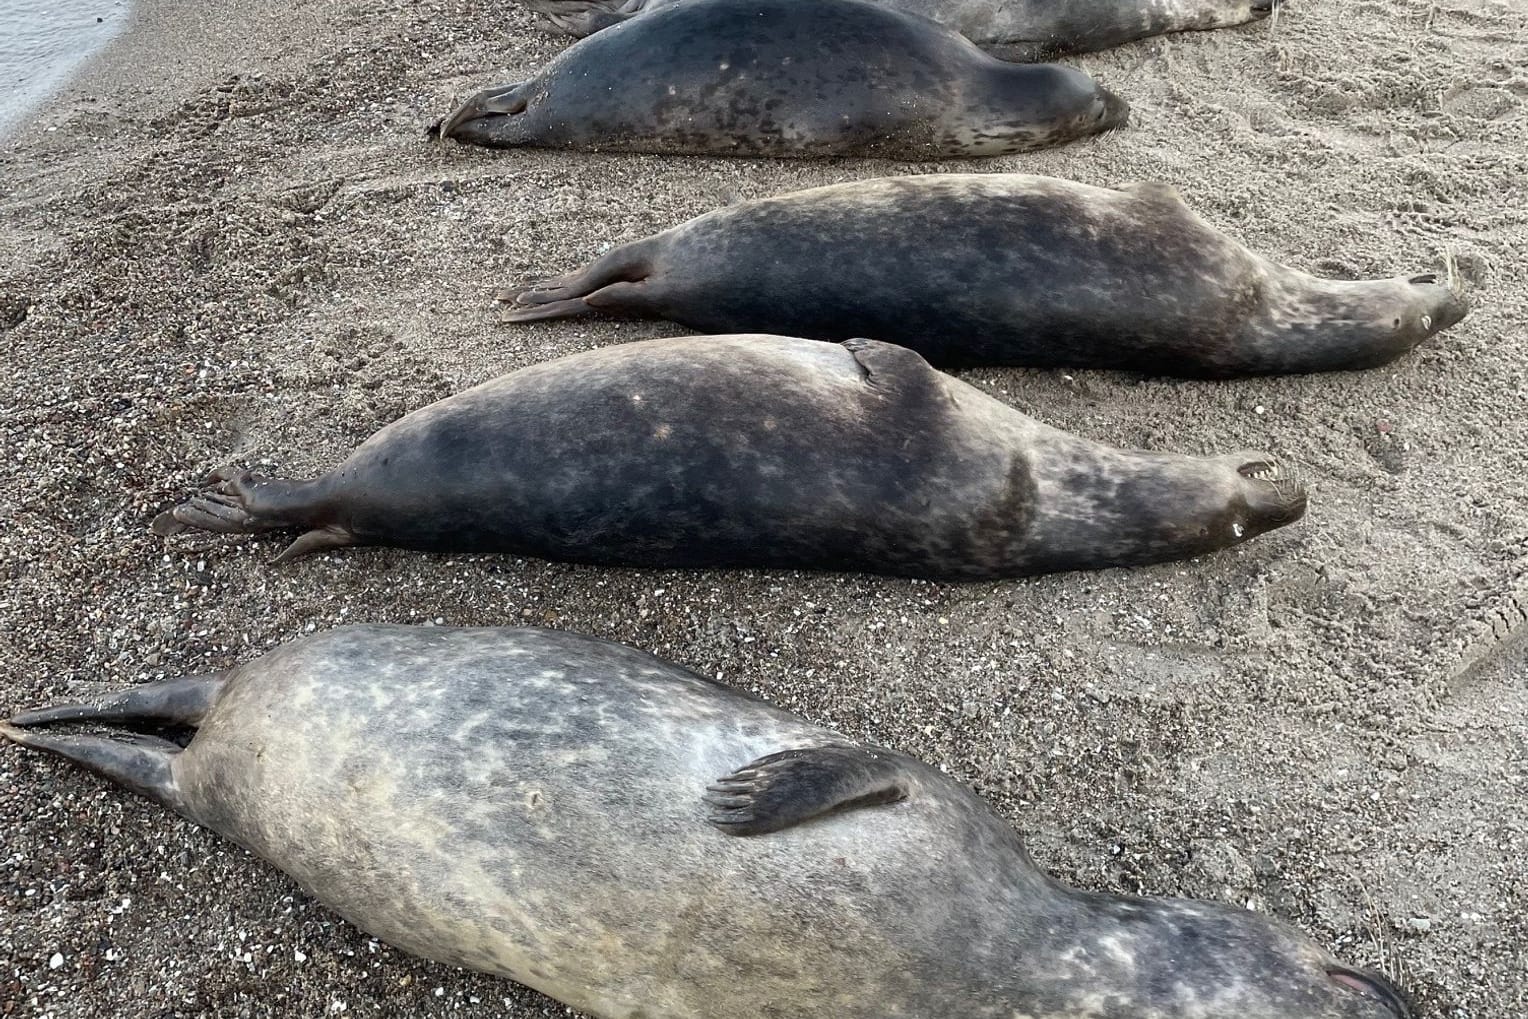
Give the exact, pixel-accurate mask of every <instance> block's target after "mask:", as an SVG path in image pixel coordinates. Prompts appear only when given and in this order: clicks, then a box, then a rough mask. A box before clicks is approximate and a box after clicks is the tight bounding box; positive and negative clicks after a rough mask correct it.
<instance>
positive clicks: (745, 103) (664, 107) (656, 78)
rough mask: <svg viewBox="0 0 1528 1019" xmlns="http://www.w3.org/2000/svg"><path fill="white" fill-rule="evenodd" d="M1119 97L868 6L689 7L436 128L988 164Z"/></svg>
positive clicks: (583, 143) (611, 35)
mask: <svg viewBox="0 0 1528 1019" xmlns="http://www.w3.org/2000/svg"><path fill="white" fill-rule="evenodd" d="M1127 115H1128V107H1127V106H1126V104H1125V103H1124V101H1123V100H1121V99H1119V97H1117V96H1115V95H1114V94H1113V93H1111V92H1109V91H1108V90H1107V89H1104V88H1103V87H1101V86H1100V85H1098V84H1097V83H1096V82H1095V81H1093V79H1092V78H1089V77H1088V76H1087V75H1085V74H1083V73H1082V72H1081V71H1076V70H1073V69H1071V68H1067V67H1060V66H1057V65H1051V64H1037V65H1021V64H1009V63H1004V62H1003V61H1000V60H995V59H993V58H992V57H990V56H988V55H987V54H985V53H983V52H982V51H981V50H979V49H977V48H976V47H975V46H974V45H972V44H971V43H970V42H969V41H968V40H966V39H965V38H963V37H962V36H960V35H958V34H957V33H955V32H954V31H952V30H950V29H948V28H944V27H942V26H940V25H937V24H935V23H934V22H931V21H929V20H928V19H926V18H921V17H917V16H915V15H910V14H904V13H901V12H899V11H894V10H890V9H888V8H884V7H878V6H876V5H874V4H872V3H869V2H867V0H813V2H811V3H801V2H800V0H686V2H684V3H680V4H673V5H670V6H667V7H664V8H662V9H660V10H656V11H653V12H652V13H651V14H649V15H644V16H643V17H641V18H636V19H633V20H632V21H630V22H628V23H626V24H621V25H617V26H615V27H614V28H611V29H609V30H608V31H604V32H600V33H599V34H598V35H595V36H592V37H590V38H589V39H586V40H584V41H583V42H580V43H578V44H576V45H574V46H572V47H570V48H569V49H568V50H567V51H565V52H564V53H562V54H561V55H560V56H558V57H557V58H556V59H554V60H553V61H552V62H551V63H550V64H549V65H547V67H546V68H544V69H543V70H542V71H541V73H540V74H538V75H536V77H535V78H533V79H531V80H530V81H527V82H521V83H517V84H513V85H507V86H502V87H498V88H494V89H489V90H487V91H485V92H482V93H479V94H478V95H477V96H474V97H473V98H472V99H470V100H468V101H467V102H466V103H465V104H463V105H462V106H461V107H460V108H458V109H457V110H456V112H454V113H453V114H451V115H450V116H449V117H447V118H446V119H445V120H444V121H442V122H441V123H440V124H439V125H437V127H436V128H435V129H434V130H435V132H436V133H437V134H439V136H440V137H442V138H456V139H458V140H460V141H465V142H473V143H476V144H481V145H492V146H503V147H515V146H538V147H547V148H579V149H596V150H611V151H629V152H660V153H663V152H666V153H688V154H712V155H740V156H743V155H746V156H845V155H861V156H883V157H886V158H890V159H907V160H924V159H947V158H964V157H971V156H995V155H1002V154H1004V153H1010V152H1019V151H1023V150H1026V149H1034V148H1040V147H1043V146H1047V145H1055V144H1059V143H1061V142H1065V141H1069V140H1072V139H1074V138H1079V137H1082V136H1084V135H1089V134H1095V133H1097V132H1099V131H1103V130H1107V129H1108V128H1111V127H1115V126H1118V125H1119V124H1122V123H1123V122H1124V121H1125V119H1126V117H1127Z"/></svg>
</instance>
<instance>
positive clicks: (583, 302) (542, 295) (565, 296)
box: [494, 234, 662, 322]
mask: <svg viewBox="0 0 1528 1019" xmlns="http://www.w3.org/2000/svg"><path fill="white" fill-rule="evenodd" d="M661 236H662V235H661V234H660V235H659V237H661ZM659 237H646V238H643V239H642V240H640V241H633V242H632V243H630V244H623V245H621V246H620V247H619V248H614V249H612V250H610V251H608V252H606V253H605V254H603V255H601V256H600V257H599V258H596V259H595V260H594V261H592V262H590V263H589V264H588V265H586V266H584V267H583V268H582V269H579V270H578V271H577V272H571V273H568V274H567V275H566V276H558V277H555V278H553V279H549V280H543V281H542V282H540V283H537V284H535V285H534V286H531V287H525V288H515V287H505V288H504V289H503V290H500V291H499V292H498V293H497V294H496V295H494V296H495V298H496V299H497V300H499V301H502V302H504V303H505V304H508V305H509V309H508V310H507V311H505V312H504V314H503V315H502V316H500V321H502V322H539V321H541V320H542V319H549V318H576V317H578V316H580V315H587V314H589V313H590V312H594V311H615V312H626V313H628V314H645V313H647V312H648V311H650V309H651V306H652V292H651V289H650V287H651V283H650V280H651V277H652V275H653V261H654V260H653V257H652V254H653V245H654V243H655V242H656V241H657V240H658V239H659Z"/></svg>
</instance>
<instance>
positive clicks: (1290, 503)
mask: <svg viewBox="0 0 1528 1019" xmlns="http://www.w3.org/2000/svg"><path fill="white" fill-rule="evenodd" d="M1231 459H1232V460H1233V462H1235V463H1236V464H1237V466H1236V473H1237V474H1240V475H1241V476H1242V478H1244V479H1245V480H1244V481H1243V482H1242V493H1243V496H1244V498H1245V499H1246V501H1247V513H1248V517H1249V523H1250V524H1251V525H1252V526H1253V528H1255V531H1254V533H1257V532H1260V531H1269V530H1272V529H1273V528H1275V527H1282V526H1283V525H1284V524H1289V523H1293V522H1294V521H1296V520H1299V519H1300V518H1301V517H1303V516H1304V515H1305V504H1306V495H1305V486H1304V485H1302V484H1300V480H1299V478H1297V477H1296V476H1295V474H1294V472H1293V471H1292V470H1290V469H1289V468H1288V467H1286V466H1284V465H1283V464H1280V463H1279V462H1278V460H1276V459H1275V458H1274V457H1272V456H1270V455H1268V454H1267V453H1259V452H1256V451H1251V452H1246V453H1236V454H1232V458H1231Z"/></svg>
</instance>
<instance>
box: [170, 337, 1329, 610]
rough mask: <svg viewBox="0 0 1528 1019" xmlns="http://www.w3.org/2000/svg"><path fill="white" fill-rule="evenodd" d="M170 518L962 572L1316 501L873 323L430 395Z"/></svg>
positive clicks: (1185, 536) (1256, 456) (365, 541)
mask: <svg viewBox="0 0 1528 1019" xmlns="http://www.w3.org/2000/svg"><path fill="white" fill-rule="evenodd" d="M214 481H215V486H214V487H213V488H212V489H210V490H209V491H207V492H204V493H203V494H201V495H198V496H196V497H194V498H193V499H191V500H190V501H189V502H186V503H184V504H182V505H180V506H178V507H176V508H175V509H173V510H172V511H170V512H168V513H164V514H161V515H160V517H159V518H158V519H157V520H156V521H155V530H156V531H158V532H159V533H161V534H169V533H173V532H174V531H176V530H180V529H184V528H186V527H196V528H204V529H207V530H211V531H222V532H257V531H265V530H271V529H274V528H307V529H308V531H307V533H306V534H304V535H303V536H302V537H300V538H298V539H297V541H296V542H295V543H293V545H292V546H291V547H290V548H288V549H287V551H286V552H285V553H283V555H282V558H283V559H284V558H289V557H291V556H295V555H298V554H301V553H303V552H310V551H314V550H317V549H325V548H334V547H339V546H343V545H382V544H385V545H398V546H403V547H407V548H417V549H436V550H458V551H502V552H512V553H516V554H521V555H534V556H540V557H542V558H547V559H563V560H571V561H575V562H587V563H600V564H605V565H635V566H656V567H738V566H758V567H782V568H813V569H840V570H862V571H869V572H876V573H889V574H901V575H907V576H918V577H928V578H941V579H951V580H962V579H964V580H972V579H981V578H994V577H1005V576H1016V575H1020V574H1026V573H1037V572H1043V571H1050V570H1069V569H1083V568H1090V567H1105V566H1119V565H1127V564H1134V563H1149V562H1159V561H1163V560H1168V559H1180V558H1185V557H1188V556H1193V555H1198V554H1200V553H1203V552H1209V551H1212V550H1214V549H1219V548H1224V547H1226V546H1228V545H1233V544H1236V543H1238V542H1241V541H1244V540H1246V539H1248V538H1251V537H1252V536H1254V535H1256V534H1260V533H1262V532H1264V531H1267V530H1269V529H1271V528H1274V527H1278V526H1281V525H1283V524H1286V523H1289V522H1290V521H1292V520H1295V519H1297V518H1298V517H1299V516H1300V515H1301V514H1302V513H1303V512H1304V511H1305V493H1304V490H1303V489H1302V488H1301V487H1300V486H1299V485H1298V484H1296V483H1294V482H1293V481H1292V480H1290V479H1288V478H1286V477H1283V476H1281V475H1280V472H1279V470H1278V468H1277V467H1276V466H1275V464H1274V461H1273V459H1272V458H1271V457H1269V456H1268V455H1267V454H1263V453H1243V454H1239V455H1233V456H1222V457H1214V458H1209V459H1199V458H1195V457H1187V456H1177V455H1173V454H1166V453H1141V452H1129V453H1127V452H1122V451H1120V450H1116V449H1112V448H1110V447H1107V446H1102V445H1100V444H1098V443H1095V442H1091V441H1089V440H1086V439H1081V438H1078V437H1076V436H1073V435H1068V434H1066V433H1064V432H1059V431H1057V430H1055V429H1053V428H1049V427H1046V426H1045V425H1043V424H1040V423H1039V422H1038V421H1035V420H1034V419H1033V418H1030V417H1027V416H1025V415H1023V414H1021V413H1019V412H1018V411H1016V410H1014V409H1013V408H1011V407H1009V406H1007V405H1006V404H1003V403H999V402H998V401H997V400H994V399H993V398H992V397H990V396H987V395H986V394H985V393H982V392H981V391H980V390H977V389H974V388H972V387H971V386H969V385H966V384H965V383H963V382H961V381H959V380H957V379H953V378H951V377H949V376H947V375H944V374H941V373H940V372H937V371H935V370H933V369H932V368H930V367H929V365H928V363H927V362H926V361H924V360H923V359H922V358H921V357H919V356H918V355H917V354H915V353H913V352H912V351H910V350H906V349H903V348H901V347H895V346H891V345H890V344H885V343H877V342H872V341H868V340H855V341H850V342H848V343H845V344H843V345H831V344H826V343H818V342H816V341H813V340H799V339H791V338H786V337H778V336H774V337H767V336H732V337H681V338H677V339H667V340H649V341H646V342H642V343H632V344H627V345H622V346H615V347H606V348H603V349H599V350H593V351H588V352H585V353H581V354H574V355H572V356H569V357H564V358H561V359H558V360H555V361H549V362H545V363H543V364H538V365H533V366H531V367H528V368H522V369H520V370H519V371H516V372H512V373H510V374H508V375H505V376H502V377H501V378H499V379H497V380H495V381H492V382H487V383H484V384H483V385H480V386H478V387H476V388H474V389H470V390H468V391H466V392H464V393H459V394H457V395H456V396H453V397H450V398H449V399H446V400H442V401H440V402H439V403H436V404H433V405H431V406H428V407H425V408H424V409H422V410H418V411H415V412H414V413H412V414H409V415H408V416H406V417H404V418H402V419H401V420H399V421H396V422H394V423H393V424H391V425H389V426H388V427H386V428H384V429H382V430H381V431H380V432H378V433H377V434H376V435H373V436H372V437H371V438H370V439H368V440H367V441H366V442H364V443H363V444H362V445H361V446H360V447H359V448H358V449H357V450H356V451H355V452H354V453H352V454H351V455H350V457H349V459H347V460H346V461H345V462H344V463H342V464H340V465H339V466H338V467H336V468H335V469H333V470H332V471H330V472H329V473H327V474H325V475H323V476H322V477H320V478H318V479H316V480H313V481H299V482H292V481H277V480H268V479H266V478H262V477H257V476H255V475H251V474H237V473H233V472H226V473H224V474H222V475H219V476H218V477H216V478H215V479H214Z"/></svg>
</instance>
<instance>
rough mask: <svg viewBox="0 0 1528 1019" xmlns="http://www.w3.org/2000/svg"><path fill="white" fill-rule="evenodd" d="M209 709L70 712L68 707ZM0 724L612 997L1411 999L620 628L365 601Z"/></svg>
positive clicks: (738, 1013) (523, 974)
mask: <svg viewBox="0 0 1528 1019" xmlns="http://www.w3.org/2000/svg"><path fill="white" fill-rule="evenodd" d="M80 721H85V722H92V723H122V724H123V727H124V728H127V727H131V726H132V725H134V724H135V723H136V724H138V726H139V727H142V728H149V727H152V726H162V725H165V724H171V725H183V726H195V727H197V728H196V735H195V737H194V738H193V739H192V740H191V741H190V744H189V745H188V746H187V747H186V748H185V749H184V750H182V749H181V748H180V747H179V746H178V745H177V744H175V743H172V742H169V741H166V740H164V739H160V738H155V737H152V736H146V735H142V736H137V737H135V738H128V739H116V738H112V737H109V736H99V735H66V734H60V733H57V732H54V731H49V730H48V729H45V728H40V727H43V726H47V725H50V724H52V723H58V722H80ZM0 735H4V736H6V737H8V738H9V739H11V740H13V741H15V742H17V743H20V744H22V745H23V746H30V747H35V748H37V749H40V750H48V751H52V752H54V753H56V754H60V755H62V756H64V757H66V758H68V759H70V760H72V761H75V762H77V763H79V764H81V765H84V766H85V767H87V768H90V769H92V770H94V771H96V772H98V773H100V774H103V775H105V776H106V777H107V778H110V779H112V780H114V781H116V782H119V783H121V784H122V785H125V786H127V787H128V788H129V789H132V790H134V791H136V792H138V793H140V794H142V795H145V796H148V797H150V798H152V799H154V800H157V801H159V802H160V803H163V804H165V805H167V806H169V807H171V808H172V809H174V810H176V811H178V812H180V813H181V814H183V815H185V816H186V817H188V818H190V819H191V820H193V821H195V822H197V823H198V824H202V825H205V826H207V827H208V828H211V829H213V830H214V831H216V832H219V833H220V834H222V835H223V836H225V837H227V838H229V839H232V840H233V841H235V842H237V843H239V844H240V845H242V846H244V847H246V848H247V849H249V850H250V851H252V852H253V853H255V854H257V855H258V856H260V857H262V858H264V859H266V860H268V861H270V862H271V863H273V864H275V865H276V866H277V867H279V868H280V869H281V870H283V871H285V872H286V873H287V874H289V875H291V876H292V877H293V878H294V879H296V881H297V882H298V883H299V884H300V885H301V886H302V887H303V888H304V889H305V890H306V891H307V892H308V893H309V894H311V895H312V896H313V897H314V898H316V899H317V900H318V901H320V902H322V903H324V904H325V905H326V906H328V907H329V908H331V909H333V910H334V911H335V912H337V913H339V914H340V915H341V916H343V917H345V918H346V919H347V920H349V921H350V922H352V923H354V924H355V925H356V926H358V927H360V928H362V929H363V930H365V931H367V932H368V933H370V934H372V935H374V936H376V937H378V938H381V939H382V940H384V941H386V942H388V943H389V944H392V945H396V946H397V947H398V948H400V949H402V950H404V951H407V952H411V953H413V954H416V955H421V956H424V957H426V958H430V959H435V960H438V961H440V962H444V963H449V964H451V965H455V966H464V967H467V968H470V969H474V970H480V971H483V972H486V973H492V974H496V975H499V976H503V977H508V978H510V979H511V980H516V981H519V982H521V983H523V984H527V985H529V986H531V987H534V988H536V989H537V990H539V991H542V992H544V993H546V994H548V995H551V996H552V997H554V998H556V999H558V1000H559V1001H562V1002H565V1003H566V1004H568V1005H571V1006H573V1007H574V1008H577V1009H581V1010H583V1011H585V1012H587V1013H589V1014H590V1015H593V1016H597V1017H600V1019H632V1017H637V1016H651V1017H654V1019H656V1017H662V1019H718V1017H720V1016H725V1017H727V1019H782V1017H789V1019H805V1017H820V1016H821V1017H825V1016H832V1017H836V1019H887V1017H889V1016H899V1017H907V1019H955V1017H958V1019H1012V1017H1015V1016H1024V1017H1028V1019H1078V1017H1089V1019H1400V1017H1405V1016H1408V1015H1409V1012H1408V1010H1407V1006H1406V1004H1405V1001H1404V999H1403V998H1402V996H1401V994H1400V993H1399V992H1398V991H1397V990H1396V989H1395V988H1394V987H1393V986H1392V985H1391V984H1390V983H1389V982H1388V981H1386V980H1385V979H1384V978H1382V977H1380V976H1377V975H1374V974H1370V973H1365V972H1361V971H1358V970H1354V969H1350V968H1348V967H1346V966H1344V965H1342V964H1341V963H1339V962H1338V961H1337V960H1336V959H1334V958H1333V957H1332V956H1331V955H1330V954H1328V953H1327V952H1326V951H1324V950H1322V949H1321V948H1319V947H1318V946H1317V945H1316V944H1315V943H1313V942H1312V941H1310V940H1309V939H1307V938H1306V937H1304V936H1303V935H1301V934H1300V933H1298V932H1297V931H1295V930H1294V929H1293V928H1291V927H1288V926H1286V925H1285V924H1283V923H1280V922H1278V921H1277V920H1273V919H1270V918H1268V917H1264V916H1259V915H1257V914H1254V913H1250V912H1246V911H1244V910H1241V909H1236V908H1234V907H1230V906H1224V905H1219V904H1215V903H1209V902H1194V901H1189V900H1181V899H1138V898H1126V897H1120V896H1115V895H1106V894H1098V893H1094V892H1085V891H1080V890H1077V889H1073V888H1068V887H1066V886H1064V885H1062V884H1060V883H1058V882H1056V881H1054V880H1052V879H1050V878H1048V877H1046V876H1045V875H1044V874H1042V873H1040V872H1039V871H1038V870H1036V869H1035V867H1034V865H1033V863H1031V861H1030V859H1029V856H1028V854H1027V853H1026V852H1025V850H1024V846H1023V844H1022V842H1021V841H1020V839H1019V837H1018V835H1017V834H1016V833H1015V832H1014V830H1013V829H1012V828H1011V827H1009V825H1008V824H1007V823H1006V822H1005V821H1004V820H1003V819H1002V818H1001V817H999V816H998V815H997V814H996V813H994V812H993V811H992V810H991V809H990V808H989V807H988V806H987V805H986V804H985V803H984V802H983V801H982V800H981V799H979V798H978V797H977V796H976V795H975V794H973V793H972V792H970V791H969V790H968V789H966V788H965V787H964V786H962V785H959V784H958V783H956V782H954V781H952V780H951V779H950V778H948V777H947V776H945V775H944V774H942V773H940V772H939V771H938V770H936V769H934V768H931V767H929V766H927V765H924V764H922V763H920V762H918V761H916V760H914V759H912V758H910V757H905V756H903V755H901V754H898V753H893V752H890V751H887V750H881V749H877V748H874V747H869V746H865V745H862V744H858V743H855V742H853V741H851V740H849V739H847V738H846V737H844V736H842V735H840V734H838V733H836V732H832V731H829V730H827V729H822V728H819V727H817V726H814V725H811V724H809V723H808V722H806V721H804V720H803V719H801V718H798V717H796V716H794V715H791V714H788V713H786V712H784V711H781V710H779V709H777V708H774V707H771V706H770V705H768V704H765V703H763V702H761V701H758V700H755V699H753V698H751V697H749V696H747V695H745V694H741V693H739V692H737V691H734V690H731V689H729V688H727V687H725V686H723V685H721V684H719V683H716V682H712V681H710V680H707V679H703V678H701V677H700V676H697V675H695V674H694V673H691V672H687V671H685V670H683V669H680V668H678V667H676V666H672V665H669V664H667V663H665V662H662V661H660V660H658V659H656V658H653V657H651V656H649V655H647V654H644V653H642V652H640V651H636V650H634V649H632V648H627V647H622V646H620V645H617V644H609V643H606V642H604V641H598V640H593V639H591V638H588V637H580V636H576V635H573V634H568V633H559V632H555V631H548V630H513V629H461V630H458V629H448V628H444V627H442V628H434V627H409V626H351V627H345V628H342V629H337V630H331V631H328V632H324V633H319V634H315V635H314V636H311V637H306V638H303V639H302V640H298V641H295V642H293V643H290V644H287V645H285V646H284V647H281V648H278V649H277V650H275V651H272V652H270V653H268V654H266V655H265V656H263V657H261V658H258V659H256V660H254V661H251V662H248V663H246V664H244V665H240V666H237V667H235V668H232V669H229V670H228V671H226V672H224V673H221V674H218V675H214V676H205V677H195V678H190V679H179V680H170V681H168V682H165V683H150V684H146V685H144V686H140V687H136V688H133V689H131V690H127V691H124V692H122V693H119V694H116V695H114V696H108V697H106V698H104V699H102V700H100V701H98V702H96V703H94V704H89V705H81V706H61V707H55V708H51V709H43V710H39V711H29V712H24V713H22V714H21V715H18V716H17V717H15V718H13V719H11V721H10V723H9V724H0Z"/></svg>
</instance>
